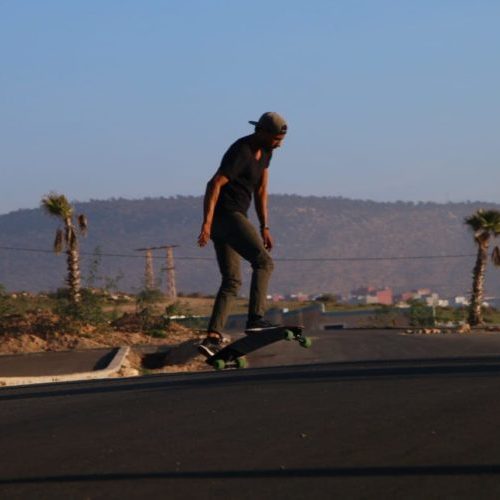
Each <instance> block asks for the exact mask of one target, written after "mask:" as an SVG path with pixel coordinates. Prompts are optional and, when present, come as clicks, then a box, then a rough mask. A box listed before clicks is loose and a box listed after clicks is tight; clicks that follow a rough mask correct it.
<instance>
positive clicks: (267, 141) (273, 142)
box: [258, 130, 285, 149]
mask: <svg viewBox="0 0 500 500" xmlns="http://www.w3.org/2000/svg"><path fill="white" fill-rule="evenodd" d="M258 136H259V139H260V142H261V144H262V146H263V147H264V148H266V149H276V148H279V147H280V146H281V143H282V142H283V139H284V138H285V134H272V133H271V132H267V131H266V130H259V131H258Z"/></svg>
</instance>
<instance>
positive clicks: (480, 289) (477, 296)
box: [464, 209, 500, 326]
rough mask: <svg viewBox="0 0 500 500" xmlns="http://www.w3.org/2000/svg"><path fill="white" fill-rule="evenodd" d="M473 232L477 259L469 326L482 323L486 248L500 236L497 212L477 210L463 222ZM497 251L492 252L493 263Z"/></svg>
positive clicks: (473, 276)
mask: <svg viewBox="0 0 500 500" xmlns="http://www.w3.org/2000/svg"><path fill="white" fill-rule="evenodd" d="M464 222H465V224H467V225H468V226H469V227H470V228H471V229H472V230H473V231H474V241H475V242H476V245H477V257H476V263H475V265H474V269H473V271H472V293H471V301H470V308H469V317H468V321H469V324H470V325H471V326H475V325H480V324H482V323H483V318H482V311H481V306H482V303H483V297H484V279H485V274H486V264H487V262H488V248H489V245H490V240H491V238H492V237H496V236H498V235H499V234H500V212H499V211H497V210H483V209H479V210H477V211H476V212H475V213H473V214H472V215H471V216H470V217H466V218H465V220H464ZM497 254H498V250H496V249H495V250H494V251H493V256H492V257H493V261H494V262H495V257H497Z"/></svg>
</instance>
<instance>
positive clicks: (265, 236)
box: [260, 228, 273, 251]
mask: <svg viewBox="0 0 500 500" xmlns="http://www.w3.org/2000/svg"><path fill="white" fill-rule="evenodd" d="M260 234H261V235H262V241H263V242H264V248H265V249H266V250H269V251H271V250H272V249H273V239H272V238H271V233H270V232H269V229H268V228H262V229H261V230H260Z"/></svg>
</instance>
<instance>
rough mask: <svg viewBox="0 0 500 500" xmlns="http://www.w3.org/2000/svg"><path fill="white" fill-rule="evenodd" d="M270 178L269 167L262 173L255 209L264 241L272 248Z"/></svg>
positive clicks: (266, 245)
mask: <svg viewBox="0 0 500 500" xmlns="http://www.w3.org/2000/svg"><path fill="white" fill-rule="evenodd" d="M268 180H269V171H268V170H267V168H266V169H265V170H264V172H263V173H262V178H261V181H260V184H259V185H258V186H257V189H256V190H255V193H254V197H255V210H256V212H257V217H258V218H259V223H260V232H261V235H262V239H263V241H264V246H265V247H266V248H267V249H268V250H271V249H272V248H273V240H272V238H271V233H270V232H269V227H268V213H267V184H268Z"/></svg>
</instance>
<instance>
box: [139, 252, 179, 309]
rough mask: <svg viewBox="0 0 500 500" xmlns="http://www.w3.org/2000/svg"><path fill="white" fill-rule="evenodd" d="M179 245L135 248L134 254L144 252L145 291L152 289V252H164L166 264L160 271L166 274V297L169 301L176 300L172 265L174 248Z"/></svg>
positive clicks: (173, 266)
mask: <svg viewBox="0 0 500 500" xmlns="http://www.w3.org/2000/svg"><path fill="white" fill-rule="evenodd" d="M178 246H179V245H161V246H157V247H147V248H137V249H136V252H146V269H145V274H144V281H145V285H146V290H152V289H153V288H154V275H153V250H163V249H165V250H166V264H167V267H164V268H162V271H166V272H167V290H166V296H167V298H169V299H171V300H175V299H176V298H177V286H176V283H175V264H174V248H176V247H178Z"/></svg>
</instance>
